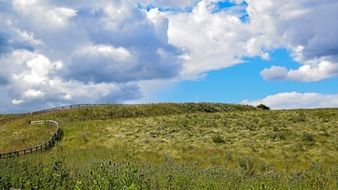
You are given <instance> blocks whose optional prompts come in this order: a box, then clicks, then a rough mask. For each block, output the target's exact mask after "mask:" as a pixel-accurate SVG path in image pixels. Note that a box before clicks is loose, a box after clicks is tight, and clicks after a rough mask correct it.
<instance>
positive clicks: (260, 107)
mask: <svg viewBox="0 0 338 190" xmlns="http://www.w3.org/2000/svg"><path fill="white" fill-rule="evenodd" d="M257 108H259V109H262V110H270V107H269V106H267V105H264V104H259V105H257Z"/></svg>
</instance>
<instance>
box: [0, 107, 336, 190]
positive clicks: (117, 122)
mask: <svg viewBox="0 0 338 190" xmlns="http://www.w3.org/2000/svg"><path fill="white" fill-rule="evenodd" d="M39 119H53V120H56V121H58V122H59V123H60V125H61V128H62V129H63V134H64V135H63V138H62V140H61V141H60V142H59V143H57V144H56V146H55V147H54V148H53V149H52V150H50V151H48V152H43V153H37V154H33V155H27V156H24V157H20V158H16V159H9V160H0V167H1V168H0V189H7V188H10V187H16V188H24V189H32V188H33V189H34V188H38V189H50V188H51V187H55V188H56V187H58V188H61V189H74V188H79V189H100V188H101V189H109V188H111V189H249V188H253V189H337V188H338V109H314V110H283V111H262V110H258V109H255V108H254V107H250V106H241V105H227V104H208V103H200V104H192V103H191V104H148V105H107V106H100V107H90V108H89V107H88V108H80V109H72V110H65V111H59V112H53V113H44V114H38V115H33V116H28V117H26V118H23V119H19V120H16V121H14V122H10V123H7V124H5V125H3V126H2V127H0V152H4V151H7V150H14V149H17V148H20V147H25V146H30V145H31V144H35V143H36V144H39V143H41V142H43V140H44V139H45V138H48V136H49V135H50V131H51V129H50V128H48V127H46V126H31V127H27V126H25V125H22V124H23V123H25V122H26V121H27V120H39ZM18 139H20V140H18Z"/></svg>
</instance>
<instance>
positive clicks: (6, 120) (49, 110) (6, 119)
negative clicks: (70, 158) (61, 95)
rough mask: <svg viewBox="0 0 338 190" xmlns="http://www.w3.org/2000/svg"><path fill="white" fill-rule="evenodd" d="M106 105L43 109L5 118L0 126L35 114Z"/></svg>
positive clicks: (79, 105) (76, 105) (0, 122)
mask: <svg viewBox="0 0 338 190" xmlns="http://www.w3.org/2000/svg"><path fill="white" fill-rule="evenodd" d="M105 105H108V104H74V105H69V106H61V107H56V108H50V109H45V110H40V111H35V112H29V113H25V114H19V115H16V116H13V117H9V118H5V119H1V120H0V125H2V124H4V123H7V122H10V121H14V120H17V119H20V118H24V117H26V116H30V115H36V114H41V113H49V112H56V111H63V110H69V109H76V108H83V107H95V106H105Z"/></svg>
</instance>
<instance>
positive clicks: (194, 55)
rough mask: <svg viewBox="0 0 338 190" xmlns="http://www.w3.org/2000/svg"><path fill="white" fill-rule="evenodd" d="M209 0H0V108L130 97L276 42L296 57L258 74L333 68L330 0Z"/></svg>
mask: <svg viewBox="0 0 338 190" xmlns="http://www.w3.org/2000/svg"><path fill="white" fill-rule="evenodd" d="M216 2H217V1H216V0H201V1H198V0H184V1H176V0H172V1H163V0H151V1H147V0H140V1H136V0H131V1H123V0H115V1H110V0H99V1H68V0H59V1H52V0H31V1H26V0H13V1H0V25H1V28H0V67H1V69H0V104H1V105H2V106H1V108H0V111H8V110H20V109H24V108H25V109H33V108H34V109H35V108H37V107H38V106H36V105H39V106H41V107H46V106H52V105H58V104H65V103H67V104H68V103H75V102H80V101H83V102H105V101H112V102H121V101H131V100H134V99H137V98H139V97H140V96H141V95H140V93H141V92H144V89H140V88H143V87H142V83H143V84H146V83H147V82H149V83H151V81H163V80H168V81H171V80H179V79H182V78H183V79H195V78H196V77H199V76H203V74H205V73H207V72H208V71H212V70H218V69H222V68H226V67H230V66H233V65H236V64H240V63H242V62H243V58H244V57H254V56H260V57H261V58H263V59H269V53H268V52H269V51H270V50H273V49H276V48H287V49H288V50H290V51H291V55H292V57H293V58H294V59H295V60H296V61H298V62H299V63H300V66H299V68H298V69H293V70H287V69H286V68H284V67H283V65H280V66H274V67H271V68H268V69H265V70H263V71H262V73H261V75H262V76H263V77H264V78H265V79H266V80H274V79H278V80H298V81H304V82H311V81H318V80H323V79H326V78H331V77H337V73H338V72H337V70H338V69H337V60H338V53H337V52H338V46H337V44H338V41H337V40H338V37H337V30H338V25H337V22H336V20H335V18H336V17H338V15H337V14H338V12H337V11H336V10H337V8H338V3H337V1H336V0H326V1H316V0H299V1H293V0H286V1H283V2H282V1H274V0H265V1H261V0H247V1H246V2H247V4H248V5H247V6H244V4H242V3H243V2H244V1H243V0H231V2H235V3H237V6H234V7H231V8H227V9H223V10H218V9H217V11H215V9H216V7H215V3H216ZM137 3H142V4H152V5H153V6H155V7H159V9H157V8H154V9H152V10H150V11H146V10H139V9H138V8H137V6H136V4H137ZM189 7H191V8H192V11H191V12H190V11H187V10H189ZM160 8H162V9H160ZM163 9H165V10H166V11H164V12H161V11H160V10H163ZM168 10H176V11H177V10H179V11H177V12H175V11H173V12H170V11H168ZM246 13H247V14H248V20H246V21H243V16H244V17H245V16H247V15H245V14H246ZM28 18H29V19H28ZM145 81H146V82H145ZM166 82H167V81H166ZM166 82H163V86H164V85H165V84H166ZM155 83H156V84H157V85H159V83H160V82H159V83H158V82H155ZM140 84H141V85H140ZM143 86H146V85H143ZM150 86H151V85H150ZM144 88H145V89H147V87H144ZM30 90H34V92H35V93H33V91H30ZM28 92H29V93H28ZM37 92H41V93H37ZM42 94H43V95H42ZM144 94H147V92H144ZM7 105H8V107H6V106H7ZM1 109H2V110H1ZM5 109H6V110H5Z"/></svg>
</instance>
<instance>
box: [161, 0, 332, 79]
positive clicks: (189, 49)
mask: <svg viewBox="0 0 338 190" xmlns="http://www.w3.org/2000/svg"><path fill="white" fill-rule="evenodd" d="M215 2H218V1H213V0H202V1H200V2H199V3H198V4H197V5H196V6H195V7H194V8H193V10H192V12H180V13H173V14H169V15H168V18H169V30H168V34H169V41H170V43H172V44H174V45H175V46H177V47H180V48H181V49H183V50H185V55H184V56H181V58H182V60H183V61H184V63H185V64H184V70H183V72H182V75H183V76H192V77H194V76H198V75H200V74H203V73H205V72H208V71H211V70H217V69H221V68H226V67H229V66H232V65H235V64H239V63H242V62H243V61H242V60H243V58H244V57H255V56H260V57H261V58H262V59H269V58H270V57H269V53H268V52H269V51H270V50H273V49H277V48H286V49H288V50H289V51H290V52H291V56H292V58H293V59H294V60H295V61H297V62H299V64H300V66H299V68H298V69H293V70H289V71H288V73H286V72H285V69H286V68H283V72H282V74H278V76H277V77H276V71H282V67H283V65H280V66H278V67H277V66H274V67H272V68H270V69H266V70H264V71H263V72H262V76H263V77H264V78H265V79H267V80H274V79H278V80H298V81H304V82H311V81H318V80H323V79H326V78H331V77H336V76H337V67H338V66H337V65H338V59H337V58H338V47H337V44H338V42H337V39H338V37H337V31H338V24H337V22H336V20H335V18H336V17H338V12H337V11H336V10H337V8H338V2H337V1H334V0H327V1H315V0H312V1H308V0H300V1H293V0H287V1H274V0H266V1H261V0H246V1H245V3H244V1H232V2H234V3H237V5H236V6H233V7H230V8H226V9H221V10H219V11H217V12H214V9H215ZM243 3H244V4H243ZM243 18H247V21H246V19H243ZM277 69H278V70H277Z"/></svg>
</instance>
